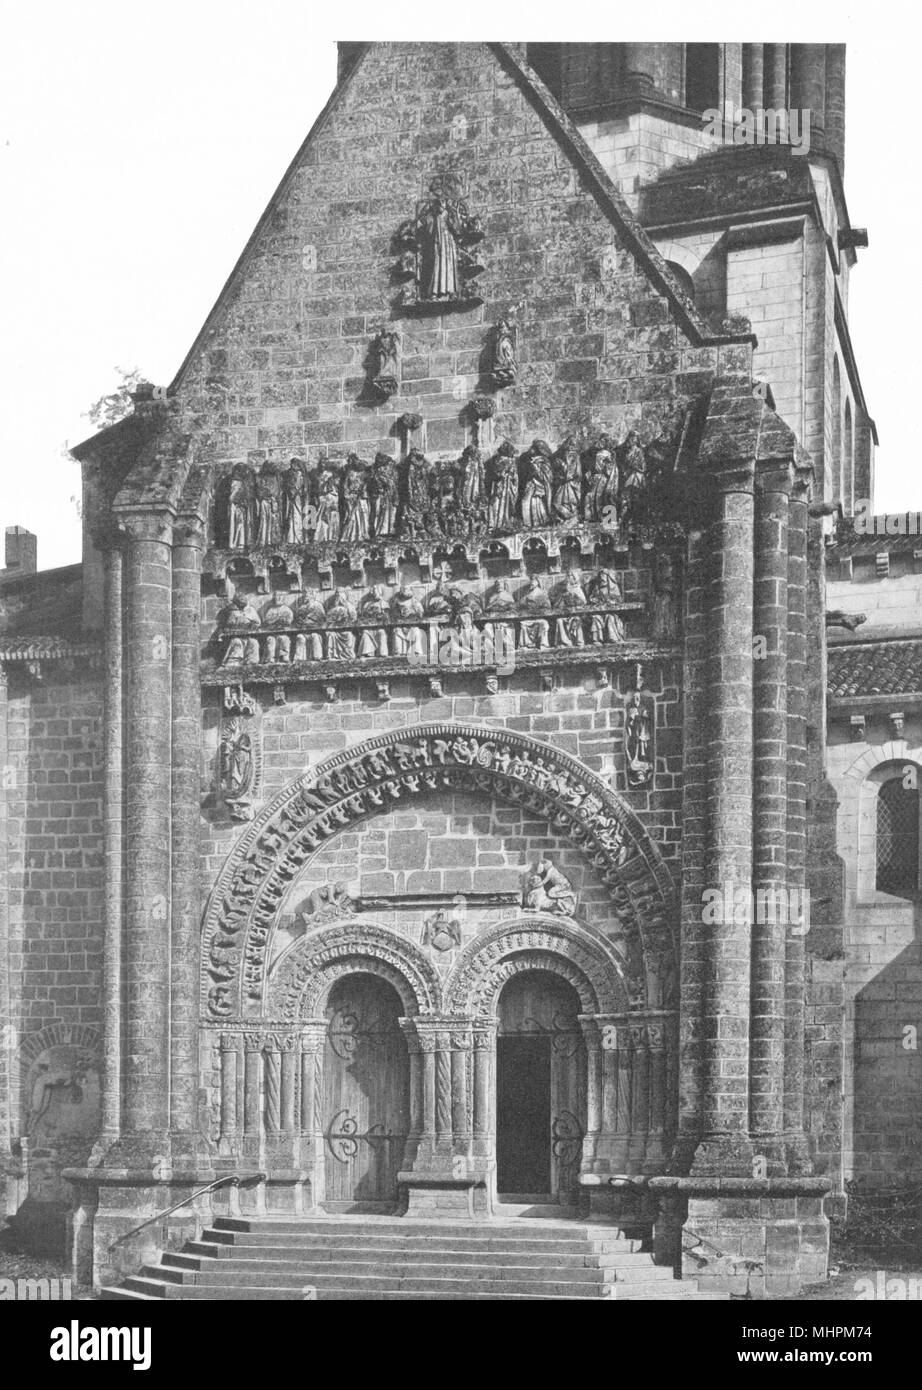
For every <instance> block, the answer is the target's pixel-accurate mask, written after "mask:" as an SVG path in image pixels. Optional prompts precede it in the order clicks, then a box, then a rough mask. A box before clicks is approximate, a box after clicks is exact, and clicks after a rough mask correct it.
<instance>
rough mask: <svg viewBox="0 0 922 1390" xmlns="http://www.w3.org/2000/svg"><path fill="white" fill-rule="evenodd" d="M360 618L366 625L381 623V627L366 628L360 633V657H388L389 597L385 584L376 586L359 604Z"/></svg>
mask: <svg viewBox="0 0 922 1390" xmlns="http://www.w3.org/2000/svg"><path fill="white" fill-rule="evenodd" d="M359 617H360V618H361V620H362V622H364V623H380V624H381V626H380V627H365V628H362V630H361V632H360V633H359V656H387V655H388V650H387V628H386V627H385V626H384V624H385V623H386V622H387V596H386V594H385V592H384V585H383V584H375V585H374V586H373V587H372V588H371V589H369V591H368V593H367V594H366V595H365V597H364V598H363V599H362V601H361V603H360V604H359Z"/></svg>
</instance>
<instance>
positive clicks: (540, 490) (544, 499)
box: [521, 439, 554, 526]
mask: <svg viewBox="0 0 922 1390" xmlns="http://www.w3.org/2000/svg"><path fill="white" fill-rule="evenodd" d="M553 490H554V476H553V467H552V464H551V450H550V447H549V446H548V445H547V444H545V442H544V440H543V439H535V440H533V441H532V446H531V448H530V449H529V451H528V453H527V455H526V457H525V486H524V488H523V489H522V509H521V511H522V521H523V523H524V525H526V526H547V524H548V522H549V521H550V519H551V499H552V496H553Z"/></svg>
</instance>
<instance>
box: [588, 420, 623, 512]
mask: <svg viewBox="0 0 922 1390" xmlns="http://www.w3.org/2000/svg"><path fill="white" fill-rule="evenodd" d="M617 503H618V465H617V462H616V460H615V455H614V450H613V449H612V447H611V441H610V440H609V438H608V436H607V435H602V437H601V438H600V439H598V440H597V441H596V443H595V444H593V446H592V448H591V449H590V450H589V451H588V458H587V468H586V491H585V493H584V495H583V520H584V521H604V520H605V519H606V515H605V509H606V508H607V507H615V506H617Z"/></svg>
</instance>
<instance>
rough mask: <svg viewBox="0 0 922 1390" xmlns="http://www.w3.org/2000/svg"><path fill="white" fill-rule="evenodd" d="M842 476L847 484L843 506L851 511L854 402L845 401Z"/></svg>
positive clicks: (847, 510)
mask: <svg viewBox="0 0 922 1390" xmlns="http://www.w3.org/2000/svg"><path fill="white" fill-rule="evenodd" d="M842 476H843V477H844V479H845V486H844V488H843V489H842V506H843V507H844V509H845V511H846V512H847V513H851V512H852V510H853V509H854V505H855V445H854V430H853V429H852V403H851V401H846V402H845V440H844V443H843V445H842Z"/></svg>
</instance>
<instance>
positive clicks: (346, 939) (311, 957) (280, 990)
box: [266, 919, 442, 1023]
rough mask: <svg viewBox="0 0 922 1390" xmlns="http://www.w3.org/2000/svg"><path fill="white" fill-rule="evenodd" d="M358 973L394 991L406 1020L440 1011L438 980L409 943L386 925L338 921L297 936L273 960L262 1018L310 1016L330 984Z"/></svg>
mask: <svg viewBox="0 0 922 1390" xmlns="http://www.w3.org/2000/svg"><path fill="white" fill-rule="evenodd" d="M363 971H364V972H367V973H368V974H371V975H377V976H378V978H379V979H383V980H386V981H387V983H388V984H390V985H392V986H393V987H394V989H395V990H396V991H397V993H398V994H399V996H400V1002H401V1005H402V1007H403V1012H404V1014H405V1015H407V1016H412V1015H415V1014H437V1013H438V1012H439V1010H440V1009H441V1004H442V986H441V983H440V981H439V977H438V975H437V973H436V971H435V970H434V968H433V966H432V964H431V962H430V961H429V960H428V959H427V957H426V956H425V954H424V953H423V952H422V951H421V950H420V949H419V947H418V946H417V945H416V944H415V942H413V941H410V940H409V938H408V937H405V936H401V935H400V933H399V932H395V931H390V930H389V929H388V928H387V927H380V926H377V925H376V924H373V923H368V922H361V921H355V920H350V919H344V920H343V921H342V922H338V923H335V924H334V925H332V926H327V927H323V928H322V929H321V930H320V931H318V932H314V933H311V934H310V935H308V936H302V937H300V938H299V939H298V940H297V941H295V942H293V943H292V945H291V946H289V947H288V949H287V950H286V951H285V953H284V954H283V955H282V956H281V957H280V958H279V960H278V962H277V963H276V966H275V968H274V970H273V973H272V979H271V982H270V984H269V989H268V993H267V1000H266V1012H267V1015H268V1017H270V1018H279V1019H283V1020H285V1022H291V1023H295V1022H297V1021H298V1020H299V1019H301V1018H310V1017H316V1016H318V1015H319V1014H320V1012H321V1010H322V1005H323V997H324V996H325V995H326V994H327V993H328V991H329V989H330V988H331V986H332V985H333V984H334V983H335V982H336V980H339V979H342V977H343V976H345V975H353V974H357V973H361V972H363Z"/></svg>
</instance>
